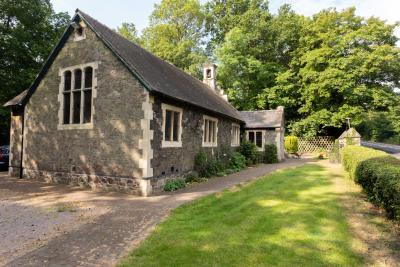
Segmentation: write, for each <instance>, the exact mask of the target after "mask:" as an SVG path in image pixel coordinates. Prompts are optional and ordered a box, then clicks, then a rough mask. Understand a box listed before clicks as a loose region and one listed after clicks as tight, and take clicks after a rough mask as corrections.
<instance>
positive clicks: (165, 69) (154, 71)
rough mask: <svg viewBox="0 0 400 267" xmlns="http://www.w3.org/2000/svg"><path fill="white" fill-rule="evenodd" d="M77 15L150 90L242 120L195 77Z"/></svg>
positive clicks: (96, 23) (78, 13) (232, 108)
mask: <svg viewBox="0 0 400 267" xmlns="http://www.w3.org/2000/svg"><path fill="white" fill-rule="evenodd" d="M78 18H81V19H82V20H83V21H84V22H85V23H86V24H87V25H88V26H89V27H90V28H91V29H92V30H93V31H94V32H95V33H96V35H97V36H98V37H99V38H100V39H101V40H102V41H103V42H104V43H105V45H106V46H108V48H109V49H111V50H112V51H113V52H114V54H115V55H116V56H117V57H118V58H119V59H120V60H121V61H122V62H123V63H124V64H125V66H126V67H127V68H128V69H129V70H130V71H131V72H132V73H133V74H134V76H135V77H136V78H137V79H139V81H140V82H141V83H142V84H143V85H144V86H145V87H146V89H148V90H149V91H150V92H154V93H159V94H162V95H164V96H167V97H171V98H173V99H176V100H180V101H183V102H186V103H189V104H192V105H195V106H198V107H201V108H204V109H206V110H209V111H212V112H215V113H218V114H221V115H225V116H228V117H230V118H234V119H236V120H239V121H243V120H242V118H241V117H240V114H239V112H238V111H237V110H236V109H235V108H234V107H233V106H231V105H230V104H229V103H228V102H227V101H225V100H224V99H223V98H222V97H221V96H220V95H218V94H217V93H216V92H215V91H214V90H212V89H211V88H210V87H208V85H206V84H204V83H203V82H201V81H200V80H198V79H197V78H195V77H193V76H191V75H189V74H187V73H185V72H184V71H182V70H180V69H178V68H177V67H175V66H173V65H172V64H170V63H168V62H166V61H164V60H162V59H160V58H158V57H157V56H155V55H153V54H151V53H150V52H148V51H146V50H145V49H143V48H141V47H140V46H138V45H136V44H134V43H132V42H131V41H129V40H127V39H125V38H124V37H122V36H121V35H119V34H118V33H116V32H115V31H113V30H111V29H109V28H108V27H107V26H105V25H104V24H102V23H100V22H98V21H97V20H95V19H94V18H92V17H90V16H89V15H87V14H85V13H84V12H82V11H80V10H78V9H77V10H76V15H75V17H74V19H73V20H77V19H78ZM71 28H72V26H69V27H68V29H67V31H66V32H65V33H64V35H67V34H70V33H71V32H72V29H71ZM63 37H64V38H62V41H63V40H64V42H65V40H66V38H65V36H63ZM62 41H60V43H59V44H58V45H57V47H56V48H55V51H53V53H57V52H58V51H59V50H61V48H62V45H63V43H62ZM59 46H61V47H59ZM57 48H58V49H57ZM54 59H55V56H54V57H53V58H52V57H51V56H50V57H49V60H54ZM49 60H48V61H49ZM46 65H51V62H50V63H48V62H46V64H45V67H46ZM47 67H49V66H47ZM45 71H46V70H45ZM43 76H44V74H43V75H40V74H39V75H38V78H37V79H40V78H43ZM38 84H39V82H38V81H35V82H34V84H33V85H32V87H31V88H30V89H29V92H28V93H27V97H26V98H23V99H22V101H21V102H20V104H21V103H22V102H25V103H26V101H27V99H29V97H30V96H31V95H32V94H33V92H34V90H35V89H36V87H37V86H38Z"/></svg>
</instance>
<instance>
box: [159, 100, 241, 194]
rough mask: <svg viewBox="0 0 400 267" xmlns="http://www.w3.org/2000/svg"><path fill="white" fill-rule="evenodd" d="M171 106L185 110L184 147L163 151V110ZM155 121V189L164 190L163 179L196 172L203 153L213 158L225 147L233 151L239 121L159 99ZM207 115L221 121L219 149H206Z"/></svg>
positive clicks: (219, 126)
mask: <svg viewBox="0 0 400 267" xmlns="http://www.w3.org/2000/svg"><path fill="white" fill-rule="evenodd" d="M162 103H165V104H169V105H173V106H176V107H179V108H182V109H183V117H182V127H183V129H182V147H168V148H163V147H161V141H162V139H163V131H162V110H161V104H162ZM153 110H154V119H153V123H152V128H153V130H154V140H153V153H154V157H153V160H152V167H153V173H154V177H155V178H156V179H152V185H153V187H159V186H162V184H163V182H161V183H160V182H159V181H158V180H160V179H161V180H163V178H166V177H171V176H176V175H181V174H184V173H187V172H188V171H190V170H193V167H194V158H195V155H196V154H197V153H198V152H199V151H200V150H201V149H203V150H204V151H206V153H208V154H209V155H216V154H217V153H220V151H221V148H222V146H227V147H231V129H232V123H234V122H235V121H233V120H231V119H228V118H225V117H222V116H218V115H216V114H211V113H210V112H207V111H204V110H202V109H199V108H196V107H193V106H189V105H187V104H183V103H180V102H176V101H171V100H167V99H165V98H162V97H155V100H154V104H153ZM203 115H208V116H212V117H215V118H217V119H218V137H217V142H218V147H212V148H211V147H202V140H203Z"/></svg>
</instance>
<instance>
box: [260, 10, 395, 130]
mask: <svg viewBox="0 0 400 267" xmlns="http://www.w3.org/2000/svg"><path fill="white" fill-rule="evenodd" d="M395 26H396V25H388V24H386V23H385V22H384V21H382V20H379V19H377V18H373V17H372V18H368V19H365V18H362V17H358V16H356V15H355V9H354V8H350V9H346V10H344V11H342V12H338V11H336V10H335V9H328V10H323V11H321V12H320V13H318V14H316V15H315V16H314V17H312V18H311V19H308V21H307V22H305V30H304V31H303V33H302V36H301V38H300V42H299V47H298V48H297V49H296V50H295V51H293V53H291V55H292V59H291V62H290V63H289V69H288V70H287V71H285V72H282V73H280V74H279V75H278V76H277V78H276V82H277V85H276V86H274V87H273V88H272V89H268V90H266V92H265V95H264V97H266V98H267V102H269V103H270V104H272V105H284V106H286V107H288V108H289V109H291V110H295V111H296V114H295V116H293V117H291V118H289V120H291V122H290V129H291V131H292V133H294V134H297V135H306V136H312V135H317V134H329V132H330V131H332V129H335V128H336V129H338V128H341V127H342V126H343V125H344V123H345V121H346V118H347V117H351V118H352V124H353V125H358V124H360V123H361V122H362V120H363V114H364V113H365V112H367V111H387V110H388V109H389V108H390V107H393V106H396V105H399V97H398V96H397V95H396V94H395V93H394V88H396V87H398V86H399V80H400V49H399V48H398V47H396V45H395V44H396V41H397V38H396V37H395V36H394V34H393V30H394V28H395Z"/></svg>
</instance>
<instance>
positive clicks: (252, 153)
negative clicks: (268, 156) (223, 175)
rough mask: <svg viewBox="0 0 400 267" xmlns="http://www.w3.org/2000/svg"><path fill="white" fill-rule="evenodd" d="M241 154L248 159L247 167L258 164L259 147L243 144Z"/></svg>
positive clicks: (252, 144)
mask: <svg viewBox="0 0 400 267" xmlns="http://www.w3.org/2000/svg"><path fill="white" fill-rule="evenodd" d="M239 152H240V154H242V155H243V156H244V157H245V158H246V163H247V165H252V164H255V163H258V160H259V156H258V151H257V147H256V145H255V144H254V143H250V142H242V144H241V145H240V148H239Z"/></svg>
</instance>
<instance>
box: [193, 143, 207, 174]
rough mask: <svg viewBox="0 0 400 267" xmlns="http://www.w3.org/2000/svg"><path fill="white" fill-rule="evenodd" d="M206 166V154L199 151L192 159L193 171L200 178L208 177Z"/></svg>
mask: <svg viewBox="0 0 400 267" xmlns="http://www.w3.org/2000/svg"><path fill="white" fill-rule="evenodd" d="M207 165H208V163H207V154H206V152H204V150H200V151H199V152H198V153H197V154H196V156H195V158H194V170H195V171H197V172H198V174H199V175H200V176H201V177H208V175H207V174H208V173H207V167H208V166H207Z"/></svg>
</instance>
